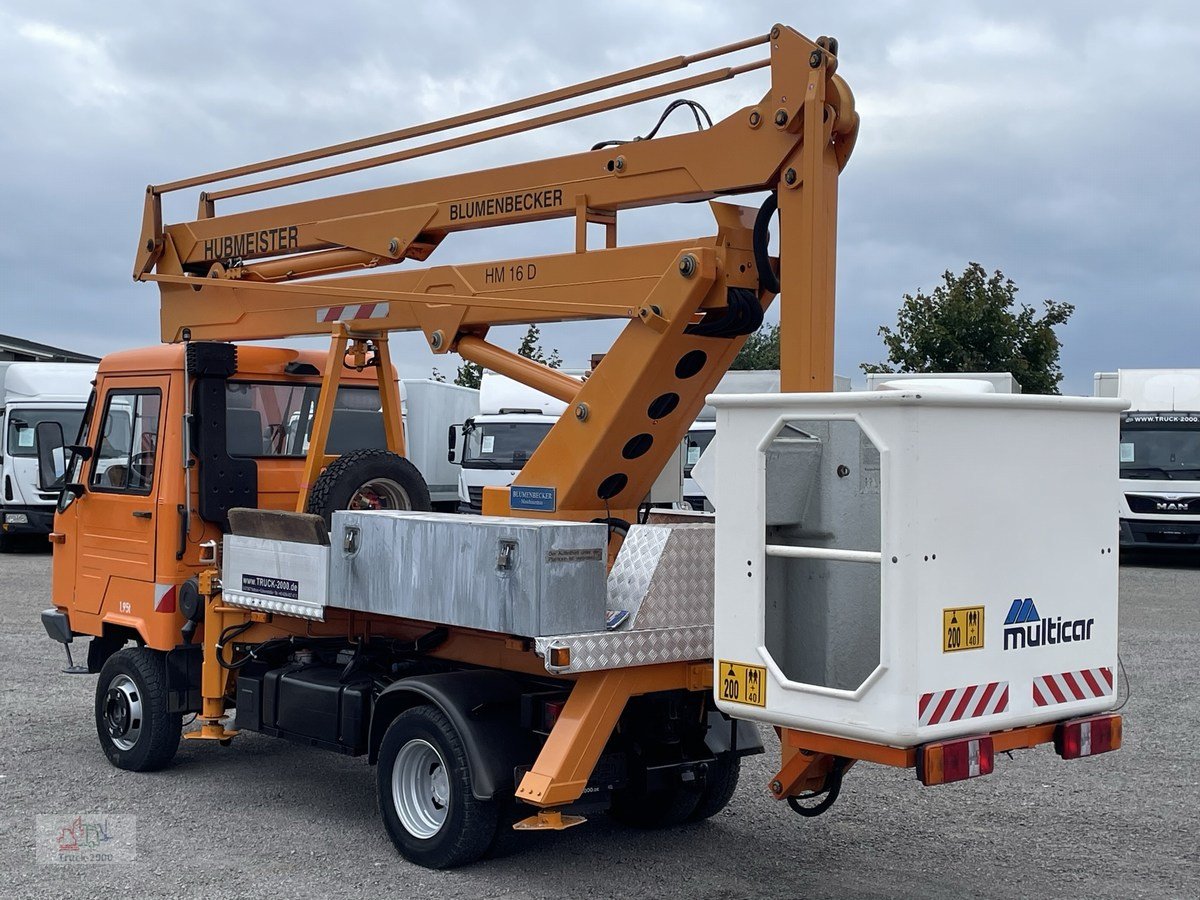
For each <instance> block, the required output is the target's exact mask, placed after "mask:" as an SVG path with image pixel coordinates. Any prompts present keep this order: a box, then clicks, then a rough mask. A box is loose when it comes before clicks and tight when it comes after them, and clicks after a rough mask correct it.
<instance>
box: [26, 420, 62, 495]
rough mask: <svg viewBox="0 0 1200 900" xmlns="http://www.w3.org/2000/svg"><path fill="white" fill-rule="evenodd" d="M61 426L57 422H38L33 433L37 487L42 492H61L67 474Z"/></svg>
mask: <svg viewBox="0 0 1200 900" xmlns="http://www.w3.org/2000/svg"><path fill="white" fill-rule="evenodd" d="M64 443H65V442H64V440H63V430H62V425H60V424H59V423H58V422H38V424H37V427H36V428H35V429H34V431H33V446H34V449H35V450H36V452H37V461H38V487H39V488H40V489H41V490H43V491H61V490H62V488H63V476H64V475H66V472H67V458H66V457H67V454H66V448H65V447H64V446H63V445H64Z"/></svg>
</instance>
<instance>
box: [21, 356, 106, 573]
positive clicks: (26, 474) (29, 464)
mask: <svg viewBox="0 0 1200 900" xmlns="http://www.w3.org/2000/svg"><path fill="white" fill-rule="evenodd" d="M95 375H96V367H95V366H94V365H89V364H87V363H45V362H18V363H0V485H2V487H0V550H3V549H5V548H6V547H7V546H8V545H9V544H10V543H11V541H12V539H13V538H15V537H18V536H20V535H39V536H43V535H47V534H49V533H50V527H51V523H52V521H53V519H54V501H55V500H56V499H57V496H58V495H57V493H56V492H55V491H54V490H49V491H45V490H41V489H40V488H39V487H38V472H37V458H36V456H35V452H34V434H35V430H36V428H37V426H38V423H40V422H57V423H59V424H60V425H61V426H62V428H63V431H64V432H65V433H69V434H70V435H71V437H72V438H74V436H75V433H76V432H77V431H78V430H79V423H80V420H82V418H83V407H84V404H85V403H86V402H87V398H88V394H89V393H90V392H91V389H92V379H93V378H94V377H95Z"/></svg>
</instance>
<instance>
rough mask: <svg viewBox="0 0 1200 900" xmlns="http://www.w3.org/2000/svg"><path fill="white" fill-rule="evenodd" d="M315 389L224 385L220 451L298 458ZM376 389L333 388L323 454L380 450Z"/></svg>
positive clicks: (381, 438) (278, 384) (305, 443)
mask: <svg viewBox="0 0 1200 900" xmlns="http://www.w3.org/2000/svg"><path fill="white" fill-rule="evenodd" d="M320 393H321V386H320V385H316V384H286V383H282V382H249V381H230V382H228V383H227V384H226V386H225V422H226V450H227V452H228V453H229V455H230V456H238V457H249V458H252V459H262V458H266V457H280V456H283V457H303V456H304V455H305V454H306V453H307V452H308V443H309V439H310V438H311V436H312V423H313V416H315V415H316V409H317V398H318V397H319V396H320ZM386 447H387V440H386V438H385V436H384V431H383V412H382V406H381V403H380V400H379V389H378V388H373V387H339V388H338V392H337V400H336V402H335V403H334V410H333V422H332V423H331V425H330V429H329V440H328V443H327V445H326V450H327V451H328V452H329V453H334V454H341V453H349V452H350V451H352V450H361V449H365V448H386Z"/></svg>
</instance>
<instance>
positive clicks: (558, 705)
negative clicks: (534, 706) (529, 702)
mask: <svg viewBox="0 0 1200 900" xmlns="http://www.w3.org/2000/svg"><path fill="white" fill-rule="evenodd" d="M566 705H567V701H566V700H547V701H546V703H545V705H544V706H543V707H542V725H543V727H544V729H545V730H546V731H551V730H553V729H554V723H555V722H557V721H558V717H559V716H561V715H562V711H563V707H564V706H566Z"/></svg>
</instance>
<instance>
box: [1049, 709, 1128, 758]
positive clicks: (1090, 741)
mask: <svg viewBox="0 0 1200 900" xmlns="http://www.w3.org/2000/svg"><path fill="white" fill-rule="evenodd" d="M1122 730H1123V728H1122V724H1121V717H1120V716H1091V717H1089V718H1087V719H1074V720H1073V721H1070V722H1063V723H1062V724H1061V725H1059V726H1058V730H1057V731H1056V732H1055V735H1054V749H1055V750H1056V751H1057V752H1058V755H1059V756H1061V757H1062V758H1063V759H1080V758H1081V757H1084V756H1095V755H1096V754H1097V753H1107V752H1108V751H1109V750H1119V749H1120V748H1121V737H1122Z"/></svg>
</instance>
